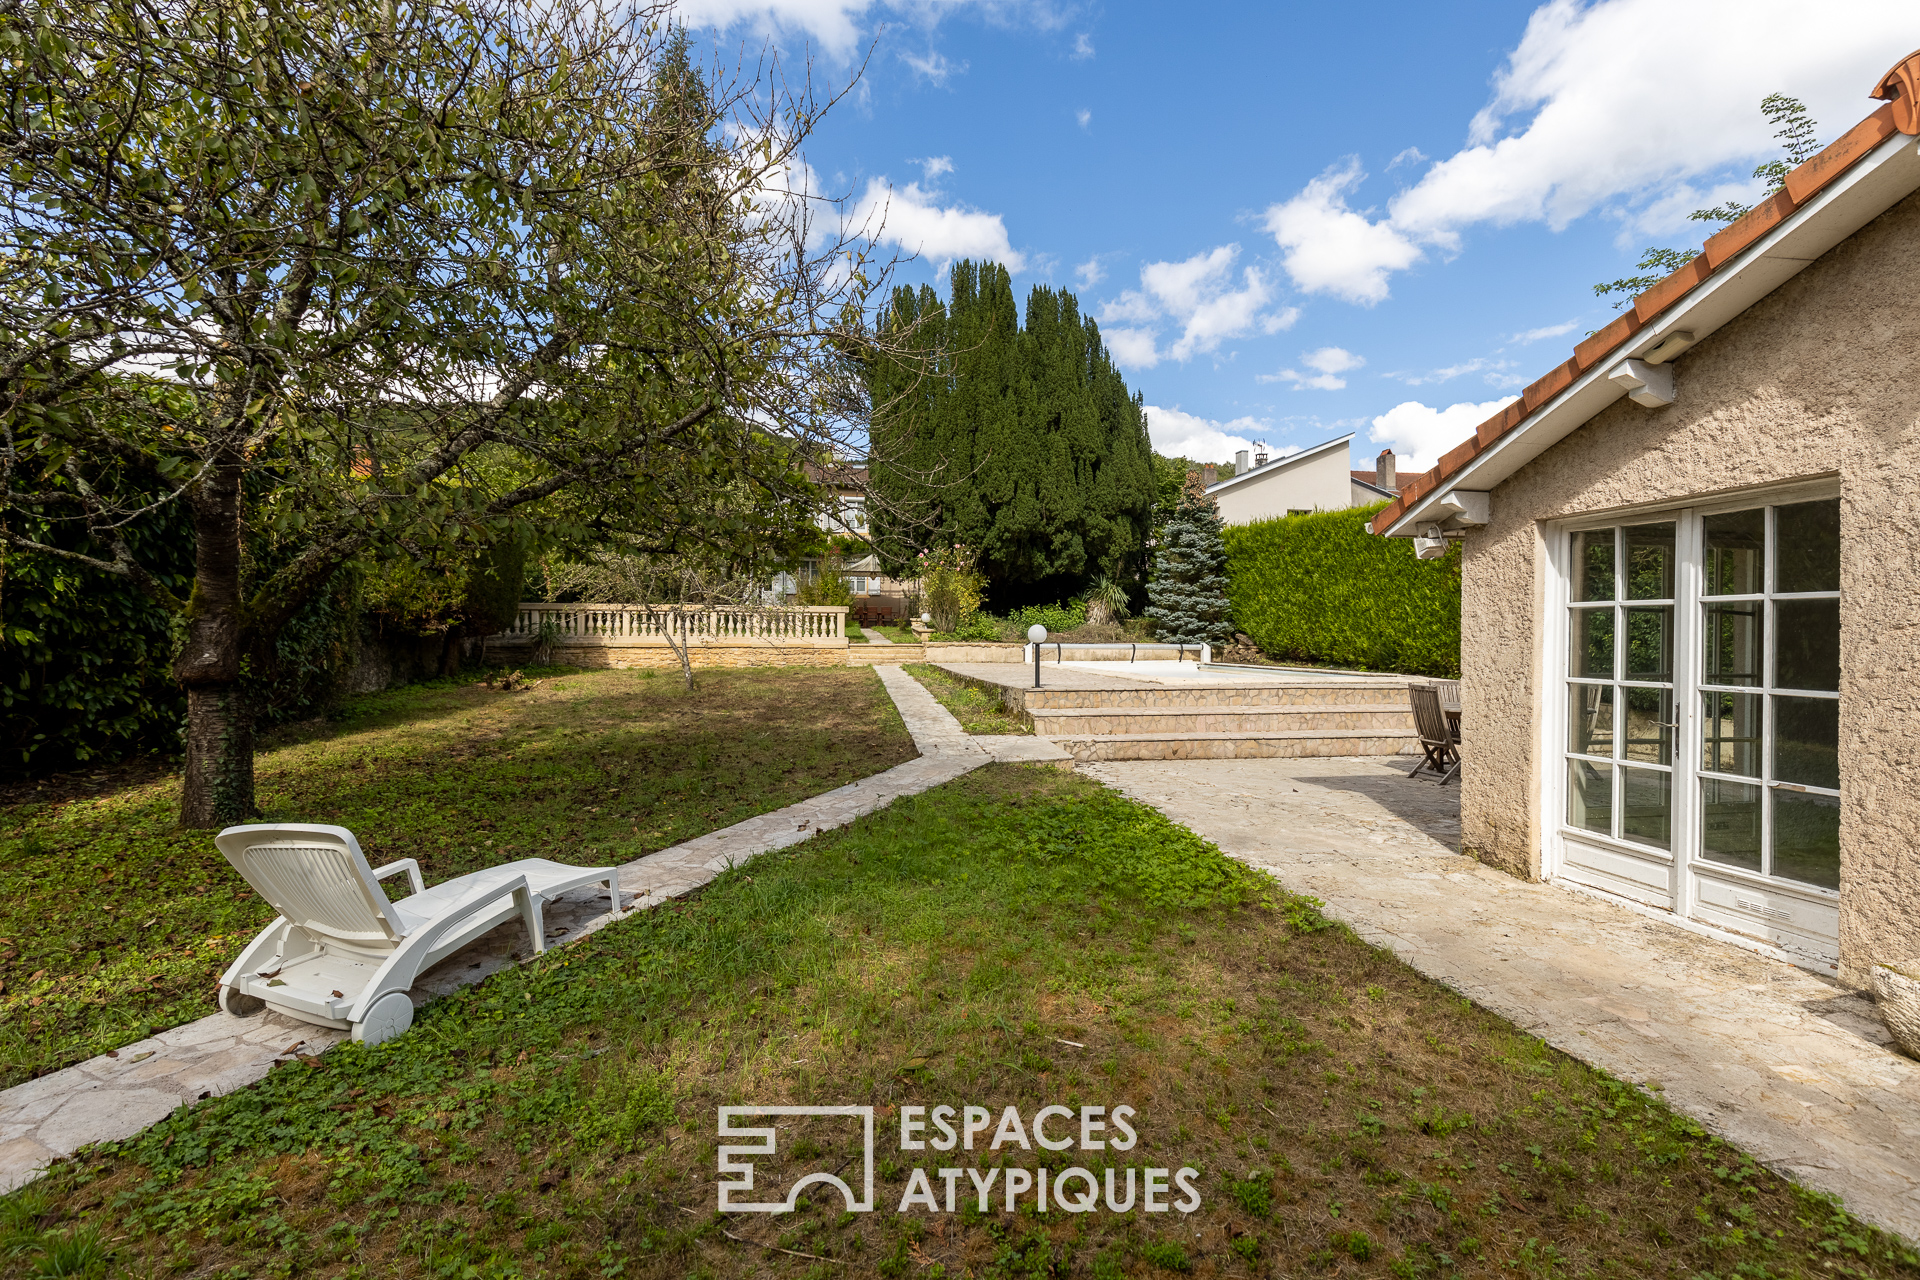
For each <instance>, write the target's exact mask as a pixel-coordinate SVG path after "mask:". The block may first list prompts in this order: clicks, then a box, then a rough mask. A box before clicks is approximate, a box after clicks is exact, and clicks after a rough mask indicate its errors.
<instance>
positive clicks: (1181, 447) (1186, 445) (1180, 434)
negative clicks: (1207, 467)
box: [1146, 404, 1300, 462]
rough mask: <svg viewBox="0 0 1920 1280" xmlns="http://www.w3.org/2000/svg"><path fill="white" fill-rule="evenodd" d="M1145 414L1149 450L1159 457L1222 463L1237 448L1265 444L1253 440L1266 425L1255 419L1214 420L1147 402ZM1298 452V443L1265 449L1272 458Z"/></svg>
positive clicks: (1260, 446) (1257, 437)
mask: <svg viewBox="0 0 1920 1280" xmlns="http://www.w3.org/2000/svg"><path fill="white" fill-rule="evenodd" d="M1146 414H1147V435H1148V437H1149V438H1150V439H1151V440H1152V441H1153V451H1154V452H1155V453H1157V454H1160V455H1161V456H1163V457H1167V458H1191V459H1193V460H1194V461H1195V462H1226V461H1229V460H1230V459H1232V457H1233V455H1234V454H1235V453H1237V452H1238V451H1240V450H1241V449H1246V450H1248V451H1250V452H1251V451H1252V450H1254V449H1255V448H1264V447H1265V446H1263V445H1256V444H1255V443H1254V442H1255V441H1256V440H1258V439H1260V437H1261V434H1262V432H1264V431H1265V430H1266V425H1267V424H1266V423H1264V422H1261V421H1260V420H1259V419H1257V418H1234V419H1232V420H1231V421H1228V422H1215V421H1213V420H1212V419H1210V418H1202V417H1199V416H1198V415H1195V414H1191V413H1182V412H1181V411H1180V410H1178V409H1162V408H1161V407H1160V406H1159V405H1157V404H1150V405H1147V406H1146ZM1298 452H1300V447H1299V446H1298V445H1285V446H1283V447H1281V448H1278V449H1267V453H1268V454H1270V455H1271V456H1273V457H1276V458H1284V457H1286V456H1287V455H1289V454H1294V453H1298Z"/></svg>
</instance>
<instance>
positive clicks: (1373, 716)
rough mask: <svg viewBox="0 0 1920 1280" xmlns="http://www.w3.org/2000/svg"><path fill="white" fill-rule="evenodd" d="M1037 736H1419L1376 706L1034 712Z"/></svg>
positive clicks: (1405, 716) (1402, 718)
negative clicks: (1334, 732) (1335, 732)
mask: <svg viewBox="0 0 1920 1280" xmlns="http://www.w3.org/2000/svg"><path fill="white" fill-rule="evenodd" d="M1031 714H1032V717H1033V731H1034V732H1035V733H1038V734H1043V735H1045V736H1046V737H1049V738H1058V737H1061V736H1068V737H1090V736H1096V735H1098V736H1111V735H1116V734H1121V735H1127V734H1133V735H1137V734H1170V733H1254V734H1269V733H1295V732H1309V731H1311V732H1321V731H1324V730H1339V731H1342V732H1367V733H1373V734H1381V735H1387V736H1400V735H1406V734H1412V733H1414V732H1415V728H1414V723H1413V712H1412V711H1411V710H1410V709H1409V708H1407V707H1405V706H1399V707H1393V706H1382V705H1379V704H1375V703H1309V704H1307V705H1304V706H1271V705H1264V706H1263V705H1254V706H1214V707H1204V706H1203V707H1127V706H1104V707H1050V708H1045V709H1036V710H1034V711H1032V712H1031Z"/></svg>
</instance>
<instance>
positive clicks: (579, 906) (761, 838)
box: [0, 666, 1072, 1192]
mask: <svg viewBox="0 0 1920 1280" xmlns="http://www.w3.org/2000/svg"><path fill="white" fill-rule="evenodd" d="M874 670H875V671H877V672H878V673H879V675H880V679H881V682H882V683H883V684H885V686H886V689H887V692H888V694H889V695H890V696H891V697H892V698H893V701H894V705H895V706H896V707H898V708H899V711H900V716H901V719H902V720H903V721H904V722H905V723H906V727H907V732H908V733H909V734H911V735H912V737H913V742H914V746H915V747H916V748H918V750H919V752H920V758H919V759H917V760H909V761H907V762H906V763H905V764H901V765H895V766H894V767H893V768H891V769H888V770H886V771H885V772H884V773H878V774H875V775H874V776H873V777H871V778H863V779H861V780H860V781H858V782H852V783H849V784H847V785H846V786H844V787H837V788H835V789H834V790H832V791H828V792H826V793H824V794H822V795H817V796H814V797H813V798H812V799H810V800H803V801H801V802H800V803H799V804H794V805H789V806H787V807H786V808H784V809H779V810H776V811H774V812H773V813H765V814H761V815H760V816H759V817H757V818H749V819H747V820H746V821H745V822H740V823H736V824H734V825H733V826H731V827H727V828H725V829H724V830H721V831H714V832H710V833H708V834H707V835H704V836H700V837H698V838H696V839H693V840H689V841H687V842H686V843H684V844H679V845H675V846H673V847H672V848H670V849H662V850H660V851H659V852H658V853H652V854H648V855H647V856H646V857H644V858H640V859H637V860H635V861H633V862H629V863H627V864H625V865H624V866H622V867H621V868H620V887H621V890H622V894H621V896H622V905H623V906H624V907H625V908H626V909H627V910H633V909H635V908H637V907H649V906H652V905H654V904H655V903H658V902H664V901H666V900H667V899H669V898H673V897H677V896H679V895H681V894H685V893H689V892H691V891H692V890H694V889H697V888H699V887H700V886H701V885H704V884H706V883H707V882H708V881H709V880H712V879H713V878H714V877H715V876H717V875H719V874H720V873H721V872H722V871H724V870H726V869H727V868H728V867H731V866H737V865H739V864H741V863H744V862H747V861H749V860H751V859H753V858H756V857H758V856H760V855H761V854H763V853H770V852H772V851H774V850H776V849H784V848H787V847H789V846H791V845H795V844H798V843H800V842H801V841H802V840H806V839H808V838H809V837H811V836H812V835H814V834H815V833H817V832H821V831H830V830H833V829H834V828H836V827H843V826H846V825H847V824H848V823H850V822H852V821H854V820H855V819H856V818H859V817H862V816H864V815H866V814H869V813H872V812H874V811H875V810H876V809H882V808H885V807H886V806H887V805H890V804H892V803H893V802H894V801H895V800H898V799H900V798H901V797H902V796H911V795H917V794H919V793H920V792H922V791H926V790H928V789H929V788H932V787H936V786H939V785H940V784H941V783H943V782H948V781H951V780H952V779H954V778H957V777H959V776H961V775H962V774H964V773H968V772H970V771H972V770H974V769H977V768H979V767H980V766H981V765H984V764H987V763H989V762H991V761H994V760H1008V761H1030V762H1035V763H1048V764H1060V763H1061V762H1065V763H1066V764H1068V765H1070V764H1071V763H1072V762H1071V758H1070V757H1068V756H1067V755H1066V753H1065V752H1063V751H1061V750H1060V749H1059V748H1058V747H1055V746H1054V745H1053V744H1052V743H1050V742H1047V741H1046V740H1044V739H1034V738H1031V737H1026V736H1008V737H972V736H969V735H968V734H967V733H966V731H965V730H963V729H962V728H961V727H960V723H959V721H957V720H955V719H954V718H953V716H952V715H951V714H950V713H949V712H948V711H947V709H946V708H945V707H943V706H941V705H940V703H939V702H938V701H936V700H935V699H934V697H933V695H932V694H930V693H928V692H927V691H926V689H925V688H924V687H922V686H921V684H920V682H919V681H917V680H915V679H914V678H913V677H912V676H909V675H908V674H907V673H906V672H905V671H903V670H902V669H901V668H900V667H898V666H877V667H875V668H874ZM545 917H546V926H547V942H548V945H549V946H557V945H561V944H564V943H567V942H574V941H578V940H579V939H580V938H583V937H585V936H587V935H588V934H590V933H592V932H594V931H595V930H597V929H601V928H604V927H605V926H607V925H609V924H611V923H613V922H614V921H615V920H616V919H618V918H619V917H617V916H615V915H613V914H612V913H610V912H609V911H608V910H607V901H606V896H605V894H604V893H599V894H596V893H595V892H594V891H593V890H591V889H581V890H576V891H575V892H573V893H570V894H566V895H563V896H562V897H560V898H558V899H556V900H555V901H554V902H553V903H551V904H550V905H549V906H548V907H547V910H546V912H545ZM529 950H530V948H529V946H528V939H527V936H526V933H525V932H524V930H522V929H521V928H519V927H518V926H515V925H503V926H501V927H500V928H498V929H495V930H494V931H493V932H492V933H490V934H488V935H487V936H486V937H484V938H481V939H479V940H478V941H476V942H474V943H473V944H471V945H470V946H468V947H466V948H464V949H463V950H461V951H459V952H457V953H455V954H454V955H452V956H449V957H448V958H447V959H445V960H443V961H441V962H440V963H439V964H438V965H436V966H434V968H433V969H432V970H431V971H429V972H428V973H427V974H426V975H425V976H424V977H423V978H422V979H421V980H420V982H419V983H418V984H417V985H416V986H415V987H414V989H413V992H412V995H413V999H414V1003H415V1005H423V1004H425V1003H427V1002H428V1001H429V1000H432V999H434V998H436V997H438V996H443V995H447V994H449V993H451V992H454V991H457V990H459V989H460V988H461V987H466V986H471V985H472V984H474V983H476V982H479V981H480V980H481V979H483V978H486V977H487V976H488V975H490V974H493V973H497V972H499V971H500V970H501V969H504V968H506V967H508V966H509V965H513V964H517V963H519V962H520V961H521V960H522V959H523V958H524V957H525V956H526V954H527V953H528V951H529ZM345 1038H346V1034H345V1033H344V1032H340V1031H333V1030H329V1029H327V1028H323V1027H316V1026H313V1025H312V1024H310V1023H306V1022H300V1021H298V1020H297V1019H293V1018H288V1017H284V1016H282V1015H280V1014H276V1013H263V1014H260V1015H258V1016H256V1017H252V1018H235V1017H230V1016H228V1015H227V1014H224V1013H216V1014H213V1015H212V1016H210V1017H206V1018H201V1019H200V1020H199V1021H197V1022H190V1023H187V1024H186V1025H184V1026H179V1027H173V1028H170V1029H169V1030H166V1031H162V1032H160V1033H159V1034H158V1035H155V1036H150V1037H148V1038H147V1039H145V1040H140V1041H137V1042H136V1043H134V1044H130V1045H125V1046H123V1047H122V1048H120V1049H117V1050H115V1051H114V1052H112V1053H109V1054H104V1055H102V1056H100V1057H97V1058H92V1059H90V1060H88V1061H86V1062H82V1063H79V1064H77V1065H75V1066H72V1067H68V1068H66V1069H64V1070H62V1071H55V1072H52V1073H50V1074H48V1075H44V1076H41V1077H40V1078H39V1079H37V1080H30V1081H28V1082H27V1083H26V1084H23V1085H17V1086H15V1087H14V1088H12V1089H7V1090H5V1091H0V1192H5V1191H10V1190H12V1189H13V1188H14V1187H17V1186H20V1185H21V1184H23V1183H25V1182H29V1181H31V1180H32V1179H33V1178H35V1177H36V1176H38V1174H39V1172H40V1171H41V1170H42V1169H44V1168H45V1167H46V1166H47V1164H48V1163H49V1162H50V1161H52V1160H55V1159H57V1158H59V1157H61V1156H65V1155H71V1154H72V1153H73V1152H74V1151H76V1150H78V1149H79V1148H80V1147H82V1146H85V1145H86V1144H88V1143H91V1142H107V1141H117V1140H119V1139H122V1138H130V1137H132V1136H133V1135H134V1134H136V1133H138V1132H140V1131H141V1130H142V1129H145V1128H146V1127H147V1126H149V1125H151V1124H154V1123H155V1122H157V1121H159V1120H161V1119H163V1118H165V1117H166V1116H167V1115H168V1114H170V1113H171V1112H172V1111H173V1110H174V1109H175V1108H176V1107H179V1106H182V1105H187V1106H191V1105H192V1104H193V1103H195V1102H197V1101H199V1100H201V1099H204V1098H210V1097H217V1096H219V1095H221V1094H226V1093H231V1092H233V1091H234V1090H235V1089H240V1088H244V1087H245V1086H247V1085H249V1084H252V1083H253V1082H254V1081H256V1080H258V1079H260V1078H261V1077H263V1076H265V1075H266V1074H267V1072H268V1071H270V1070H272V1069H273V1065H274V1064H275V1063H276V1062H281V1061H284V1060H286V1059H288V1058H290V1057H292V1056H294V1055H296V1054H298V1055H303V1056H304V1055H311V1054H317V1053H322V1052H325V1051H326V1050H327V1049H329V1048H331V1047H332V1046H334V1045H336V1044H338V1043H339V1042H340V1041H341V1040H343V1039H345Z"/></svg>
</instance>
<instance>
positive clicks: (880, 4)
mask: <svg viewBox="0 0 1920 1280" xmlns="http://www.w3.org/2000/svg"><path fill="white" fill-rule="evenodd" d="M960 9H970V10H973V11H975V12H976V13H978V14H979V15H980V16H982V17H983V18H985V19H986V20H988V21H989V22H991V23H993V24H994V25H996V26H1001V27H1022V26H1025V27H1031V28H1034V29H1037V30H1040V31H1058V30H1059V29H1060V28H1061V27H1063V26H1065V25H1066V23H1067V21H1068V19H1069V17H1070V16H1071V14H1070V13H1068V12H1066V11H1064V10H1063V9H1062V8H1061V7H1059V6H1056V5H1053V4H1050V3H1044V2H1042V3H1035V2H1033V0H677V3H675V4H674V6H673V19H674V21H676V22H684V23H686V24H688V25H689V26H696V27H713V28H716V29H718V30H722V31H726V30H731V29H733V28H736V27H737V28H743V29H745V30H749V31H754V32H757V33H760V34H764V35H768V36H781V35H786V36H799V37H803V38H805V39H808V40H811V41H813V42H815V43H817V44H818V45H820V46H821V47H822V48H824V49H825V50H826V52H827V53H829V54H830V55H832V56H833V57H834V58H835V59H837V60H845V59H847V58H848V57H850V56H851V55H853V54H855V53H857V52H858V51H859V48H860V46H861V45H863V44H864V43H865V42H866V41H867V40H868V39H869V38H871V36H872V34H873V28H874V27H877V26H878V25H879V24H878V23H870V21H869V19H870V17H877V16H879V14H877V13H876V11H880V12H881V13H884V12H885V11H889V10H891V11H893V12H895V13H898V14H900V15H901V16H902V17H903V18H904V19H905V20H906V22H907V23H909V24H912V25H913V26H917V27H919V28H922V29H924V30H931V29H932V28H934V27H935V26H937V25H939V22H940V20H941V19H942V18H943V17H945V16H946V15H947V14H949V13H951V12H954V11H956V10H960ZM1082 39H1083V40H1084V39H1085V37H1082ZM1077 48H1078V46H1077V45H1076V49H1077ZM1091 51H1092V46H1091V42H1089V44H1088V52H1089V55H1091ZM965 69H966V68H965V66H964V65H962V67H961V70H965Z"/></svg>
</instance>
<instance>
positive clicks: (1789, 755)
mask: <svg viewBox="0 0 1920 1280" xmlns="http://www.w3.org/2000/svg"><path fill="white" fill-rule="evenodd" d="M1773 776H1774V777H1776V778H1778V779H1779V780H1780V781H1782V782H1797V783H1799V784H1800V785H1801V786H1803V787H1831V788H1832V789H1833V790H1835V791H1838V790H1839V789H1840V702H1839V700H1838V699H1836V698H1775V699H1774V700H1773ZM1775 834H1776V836H1777V835H1778V832H1776V833H1775Z"/></svg>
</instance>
